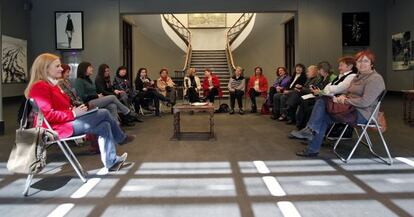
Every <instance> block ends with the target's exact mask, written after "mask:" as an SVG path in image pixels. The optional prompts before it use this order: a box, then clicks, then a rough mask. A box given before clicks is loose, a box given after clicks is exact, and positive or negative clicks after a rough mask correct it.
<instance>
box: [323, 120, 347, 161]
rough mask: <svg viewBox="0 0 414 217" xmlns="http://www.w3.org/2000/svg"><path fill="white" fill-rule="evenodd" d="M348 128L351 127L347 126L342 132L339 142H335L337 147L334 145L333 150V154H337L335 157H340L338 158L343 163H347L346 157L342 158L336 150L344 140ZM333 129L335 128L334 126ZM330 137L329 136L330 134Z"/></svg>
mask: <svg viewBox="0 0 414 217" xmlns="http://www.w3.org/2000/svg"><path fill="white" fill-rule="evenodd" d="M348 127H349V125H346V126H345V128H344V129H343V130H342V132H341V135H340V136H339V138H338V140H336V142H335V145H334V148H333V152H334V153H335V155H336V156H338V158H339V159H340V160H341V161H343V162H345V163H346V161H347V160H346V159H345V158H344V157H342V156H341V155H340V154H339V153H338V152H337V151H336V148H337V147H338V145H339V142H340V141H341V139H342V137H343V136H344V134H345V131H346V129H348ZM332 128H333V126H332ZM331 130H332V129H331ZM328 135H329V134H328Z"/></svg>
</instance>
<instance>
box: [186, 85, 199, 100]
mask: <svg viewBox="0 0 414 217" xmlns="http://www.w3.org/2000/svg"><path fill="white" fill-rule="evenodd" d="M187 98H188V101H189V102H190V103H193V102H200V97H199V95H198V92H197V90H196V89H195V88H194V87H189V88H188V89H187Z"/></svg>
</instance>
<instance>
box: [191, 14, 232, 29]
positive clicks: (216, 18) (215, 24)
mask: <svg viewBox="0 0 414 217" xmlns="http://www.w3.org/2000/svg"><path fill="white" fill-rule="evenodd" d="M225 27H226V14H225V13H206V14H188V28H225Z"/></svg>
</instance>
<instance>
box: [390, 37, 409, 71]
mask: <svg viewBox="0 0 414 217" xmlns="http://www.w3.org/2000/svg"><path fill="white" fill-rule="evenodd" d="M412 54H413V52H412V41H411V32H410V31H406V32H400V33H397V34H394V35H392V70H409V69H412V66H413V62H412V60H413V55H412Z"/></svg>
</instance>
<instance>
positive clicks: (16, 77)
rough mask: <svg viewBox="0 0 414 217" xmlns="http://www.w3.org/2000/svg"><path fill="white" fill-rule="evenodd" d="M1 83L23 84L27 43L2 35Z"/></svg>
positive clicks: (24, 80) (25, 70)
mask: <svg viewBox="0 0 414 217" xmlns="http://www.w3.org/2000/svg"><path fill="white" fill-rule="evenodd" d="M2 67H3V74H2V82H3V83H24V82H26V78H27V41H26V40H22V39H18V38H13V37H9V36H5V35H2Z"/></svg>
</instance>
